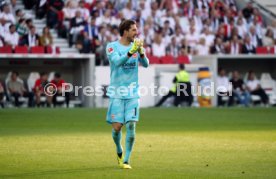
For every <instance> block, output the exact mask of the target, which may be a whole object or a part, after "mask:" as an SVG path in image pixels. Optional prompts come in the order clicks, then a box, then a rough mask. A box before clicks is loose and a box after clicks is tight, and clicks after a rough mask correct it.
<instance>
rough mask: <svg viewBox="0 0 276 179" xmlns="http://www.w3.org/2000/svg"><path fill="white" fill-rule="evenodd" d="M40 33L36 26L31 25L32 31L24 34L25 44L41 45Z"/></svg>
mask: <svg viewBox="0 0 276 179" xmlns="http://www.w3.org/2000/svg"><path fill="white" fill-rule="evenodd" d="M39 38H40V37H39V35H38V34H37V33H36V29H35V26H31V27H30V32H29V33H28V34H26V35H24V36H23V38H22V41H23V45H27V46H29V47H34V46H38V45H39Z"/></svg>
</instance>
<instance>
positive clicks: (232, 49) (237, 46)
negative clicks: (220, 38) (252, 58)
mask: <svg viewBox="0 0 276 179" xmlns="http://www.w3.org/2000/svg"><path fill="white" fill-rule="evenodd" d="M227 52H228V53H229V54H231V55H238V54H240V53H241V52H242V46H241V43H240V41H239V38H238V36H237V35H234V36H233V37H232V39H231V41H230V43H229V45H228V49H227Z"/></svg>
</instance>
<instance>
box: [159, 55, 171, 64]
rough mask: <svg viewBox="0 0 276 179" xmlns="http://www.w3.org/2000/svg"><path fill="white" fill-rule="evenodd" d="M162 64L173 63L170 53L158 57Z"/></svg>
mask: <svg viewBox="0 0 276 179" xmlns="http://www.w3.org/2000/svg"><path fill="white" fill-rule="evenodd" d="M160 61H161V63H162V64H174V58H173V56H171V55H166V56H164V57H161V58H160Z"/></svg>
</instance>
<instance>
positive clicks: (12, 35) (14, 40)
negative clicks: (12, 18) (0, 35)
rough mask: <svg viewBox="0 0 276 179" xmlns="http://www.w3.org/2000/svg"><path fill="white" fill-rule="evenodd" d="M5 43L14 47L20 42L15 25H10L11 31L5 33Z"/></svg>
mask: <svg viewBox="0 0 276 179" xmlns="http://www.w3.org/2000/svg"><path fill="white" fill-rule="evenodd" d="M4 39H5V43H6V45H11V46H12V47H15V46H17V45H18V42H19V35H18V33H17V32H16V27H15V25H13V24H12V25H10V31H9V32H8V33H6V35H5V38H4Z"/></svg>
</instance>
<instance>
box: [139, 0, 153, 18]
mask: <svg viewBox="0 0 276 179" xmlns="http://www.w3.org/2000/svg"><path fill="white" fill-rule="evenodd" d="M140 9H141V14H142V18H143V19H144V20H146V19H147V18H148V17H149V16H150V14H151V9H150V8H146V4H145V1H144V0H141V1H140Z"/></svg>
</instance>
